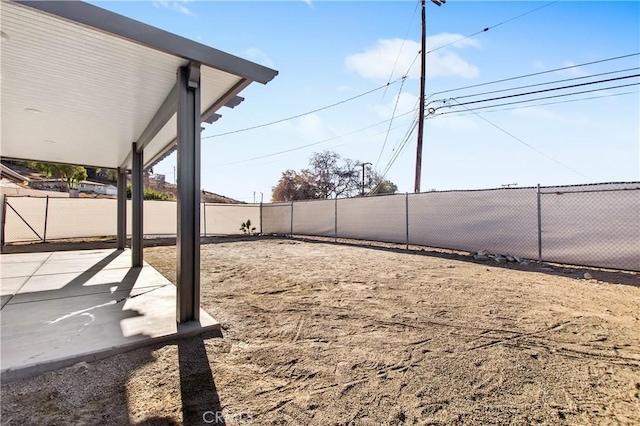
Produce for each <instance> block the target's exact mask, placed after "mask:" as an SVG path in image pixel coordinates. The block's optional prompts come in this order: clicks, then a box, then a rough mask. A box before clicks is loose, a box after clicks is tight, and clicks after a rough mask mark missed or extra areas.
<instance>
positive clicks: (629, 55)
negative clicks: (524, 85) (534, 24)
mask: <svg viewBox="0 0 640 426" xmlns="http://www.w3.org/2000/svg"><path fill="white" fill-rule="evenodd" d="M638 55H640V52H636V53H630V54H627V55H621V56H614V57H612V58H606V59H600V60H597V61H591V62H585V63H582V64H577V65H569V66H566V67H561V68H554V69H550V70H546V71H539V72H534V73H530V74H523V75H518V76H515V77H508V78H502V79H499V80H493V81H487V82H485V83H478V84H472V85H470V86H462V87H455V88H453V89H447V90H441V91H439V92H433V93H430V94H429V96H428V97H429V98H430V97H433V96H435V95H440V94H443V93H450V92H455V91H458V90H465V89H473V88H475V87H482V86H488V85H491V84H497V83H503V82H505V81H512V80H519V79H522V78H527V77H535V76H538V75H543V74H549V73H552V72H557V71H565V70H568V69H573V68H578V67H584V66H588V65H595V64H601V63H604V62H609V61H615V60H618V59H625V58H630V57H632V56H638Z"/></svg>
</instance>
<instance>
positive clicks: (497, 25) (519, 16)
mask: <svg viewBox="0 0 640 426" xmlns="http://www.w3.org/2000/svg"><path fill="white" fill-rule="evenodd" d="M559 1H560V0H556V1H552V2H550V3H547V4H545V5H542V6H540V7H537V8H535V9H533V10H530V11H528V12H525V13H522V14H520V15H518V16H514V17H513V18H509V19H507V20H505V21H502V22H499V23H497V24H494V25H492V26H490V27H485V28H483V29H481V30H480V31H476V32H475V33H473V34H469V35H468V36H464V37H462V38H460V39H457V40H454V41H452V42H449V43H446V44H443V45H441V46H438V47H436V48H435V49H431V50H429V51H428V52H427V55H428V54H429V53H431V52H435V51H436V50H440V49H444V48H445V47H447V46H450V45H452V44H455V43H459V42H461V41H462V40H466V39H468V38H471V37H475V36H477V35H478V34H482V33H486V32H487V31H489V30H490V29H493V28H496V27H499V26H500V25H504V24H506V23H508V22H511V21H515V20H516V19H519V18H522V17H523V16H526V15H529V14H531V13H534V12H537V11H538V10H540V9H544V8H545V7H549V6H551V5H552V4H554V3H558V2H559Z"/></svg>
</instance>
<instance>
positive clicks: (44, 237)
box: [42, 195, 49, 243]
mask: <svg viewBox="0 0 640 426" xmlns="http://www.w3.org/2000/svg"><path fill="white" fill-rule="evenodd" d="M48 218H49V196H48V195H47V200H46V201H45V204H44V231H43V232H42V242H43V243H46V242H47V219H48Z"/></svg>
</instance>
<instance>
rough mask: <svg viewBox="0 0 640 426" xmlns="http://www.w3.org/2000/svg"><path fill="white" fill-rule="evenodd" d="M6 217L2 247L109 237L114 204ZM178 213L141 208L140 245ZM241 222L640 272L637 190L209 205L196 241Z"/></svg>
mask: <svg viewBox="0 0 640 426" xmlns="http://www.w3.org/2000/svg"><path fill="white" fill-rule="evenodd" d="M3 211H4V219H3V235H4V236H3V238H4V239H3V241H4V243H13V242H21V241H42V240H47V239H59V238H72V237H97V236H110V235H115V233H116V201H115V200H106V199H66V198H55V199H54V198H49V199H47V198H33V197H13V196H7V197H5V203H4V209H3ZM128 211H129V212H130V211H131V209H130V208H128ZM176 212H177V208H176V204H175V202H167V201H145V202H144V233H145V235H154V236H161V235H175V233H176V220H177V216H176ZM247 219H249V220H251V222H252V226H255V227H256V228H257V232H261V233H263V234H278V235H289V234H295V235H308V236H324V237H334V238H355V239H362V240H370V241H380V242H391V243H400V244H405V245H423V246H430V247H439V248H447V249H456V250H464V251H479V250H486V251H488V252H490V253H503V254H510V255H515V256H519V257H522V258H527V259H535V260H538V259H541V260H542V261H549V262H559V263H568V264H574V265H587V266H596V267H606V268H616V269H625V270H634V271H640V182H631V183H608V184H596V185H582V186H561V187H542V188H508V189H495V190H474V191H443V192H428V193H422V194H396V195H387V196H379V197H359V198H350V199H339V200H309V201H297V202H288V203H273V204H262V205H261V204H210V203H206V204H202V206H201V233H202V235H207V236H213V235H234V234H241V233H242V232H241V231H240V224H241V223H242V222H245V221H246V220H247ZM128 227H130V223H128ZM128 229H129V228H128Z"/></svg>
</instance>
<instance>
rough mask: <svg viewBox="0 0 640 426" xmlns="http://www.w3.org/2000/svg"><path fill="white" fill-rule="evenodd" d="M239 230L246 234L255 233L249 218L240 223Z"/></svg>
mask: <svg viewBox="0 0 640 426" xmlns="http://www.w3.org/2000/svg"><path fill="white" fill-rule="evenodd" d="M240 230H241V231H242V232H243V233H245V234H247V235H254V234H255V233H256V227H255V226H253V227H252V226H251V219H247V221H246V222H242V223H241V224H240Z"/></svg>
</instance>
